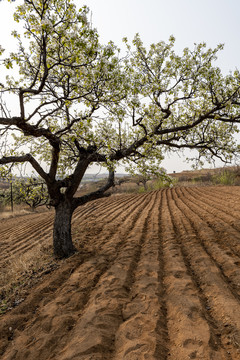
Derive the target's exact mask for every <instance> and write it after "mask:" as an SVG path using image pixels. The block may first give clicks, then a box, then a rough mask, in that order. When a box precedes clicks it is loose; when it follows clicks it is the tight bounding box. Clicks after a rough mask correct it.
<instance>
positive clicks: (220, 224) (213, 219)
mask: <svg viewBox="0 0 240 360" xmlns="http://www.w3.org/2000/svg"><path fill="white" fill-rule="evenodd" d="M176 193H177V194H178V197H179V198H182V197H184V203H185V204H186V205H187V207H189V209H191V210H192V212H194V213H195V214H196V215H197V216H198V217H199V218H200V219H201V221H202V222H203V223H207V225H208V226H209V227H210V228H211V229H212V230H213V231H214V232H215V234H216V236H217V238H218V242H219V245H222V246H223V248H225V249H228V251H229V254H230V253H231V252H232V253H233V254H235V255H236V256H240V233H239V231H237V230H236V229H234V228H233V227H232V225H231V224H229V222H227V221H225V220H223V219H222V218H219V217H218V214H217V213H215V212H213V211H209V207H208V208H206V207H205V205H204V204H203V203H200V204H199V203H198V202H197V200H196V199H195V200H193V201H191V199H190V198H189V197H188V196H185V192H184V189H183V190H182V191H181V193H179V190H177V191H176ZM226 244H227V245H226Z"/></svg>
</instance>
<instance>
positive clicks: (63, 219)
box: [53, 201, 76, 258]
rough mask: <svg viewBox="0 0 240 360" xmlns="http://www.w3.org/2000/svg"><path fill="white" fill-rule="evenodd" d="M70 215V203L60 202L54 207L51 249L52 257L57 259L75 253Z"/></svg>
mask: <svg viewBox="0 0 240 360" xmlns="http://www.w3.org/2000/svg"><path fill="white" fill-rule="evenodd" d="M72 213H73V209H72V206H71V202H68V201H61V202H60V203H59V204H58V205H57V206H56V207H55V220H54V228H53V247H54V255H55V256H56V257H58V258H65V257H68V256H70V255H72V254H73V253H74V252H75V251H76V249H75V247H74V246H73V243H72V234H71V220H72Z"/></svg>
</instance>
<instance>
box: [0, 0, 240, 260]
mask: <svg viewBox="0 0 240 360" xmlns="http://www.w3.org/2000/svg"><path fill="white" fill-rule="evenodd" d="M14 17H15V21H16V22H20V23H21V24H23V32H21V33H18V32H17V31H14V32H13V36H14V37H15V39H16V42H17V45H16V51H15V52H13V53H11V54H9V55H7V56H4V49H3V48H2V47H1V48H0V52H1V66H2V68H3V69H5V70H4V71H6V72H7V76H6V79H5V80H4V81H2V80H1V81H2V83H1V88H0V92H1V102H0V135H1V136H0V151H1V154H0V164H1V171H2V174H3V173H4V172H5V173H7V171H8V170H9V168H11V169H12V167H13V166H18V165H19V164H26V163H27V164H29V165H30V166H31V167H32V168H33V169H34V171H35V172H36V173H37V176H39V177H41V178H42V179H43V180H44V182H45V183H46V187H47V190H48V195H49V199H50V200H49V203H50V205H51V206H52V207H54V209H55V221H54V229H53V247H54V254H55V256H57V257H67V256H70V255H71V254H73V253H74V252H75V251H76V249H75V247H74V244H73V241H72V237H71V219H72V214H73V212H74V210H75V209H76V208H77V207H79V206H81V205H83V204H85V203H87V202H88V201H91V200H94V199H98V198H101V197H103V196H106V194H107V193H106V192H107V190H108V189H110V188H111V187H112V186H114V172H115V169H116V166H117V165H118V164H121V165H123V166H125V167H126V168H128V169H130V171H133V169H134V170H135V171H138V169H141V171H144V172H145V173H147V172H148V171H150V172H151V171H154V173H155V172H157V169H159V171H160V173H161V172H162V167H161V166H160V164H161V161H162V159H163V158H164V155H165V154H166V153H171V152H174V151H181V149H195V150H196V151H197V154H198V155H197V159H198V161H202V159H207V160H209V161H210V160H211V159H212V158H214V157H217V158H220V159H222V160H223V161H231V160H232V158H233V156H234V154H237V153H238V145H237V143H236V141H235V137H234V135H235V134H237V132H238V122H239V120H240V112H239V104H240V100H239V95H240V93H239V86H240V81H239V80H240V76H239V72H238V71H237V70H236V71H235V72H234V73H230V74H229V75H227V76H223V74H222V72H221V70H220V69H219V68H218V67H216V66H214V61H215V60H216V57H217V52H218V51H219V50H220V49H221V45H220V46H218V47H217V48H216V49H208V48H207V47H206V45H205V44H198V45H195V47H194V49H193V50H190V49H188V48H186V49H184V50H183V53H182V54H181V55H178V54H176V53H175V50H174V41H175V39H174V38H173V37H170V39H169V42H167V43H165V42H163V41H161V42H159V43H157V44H152V45H151V46H150V47H149V48H146V47H145V46H144V45H143V43H142V41H141V39H140V36H139V35H136V36H135V38H134V40H133V42H132V43H129V42H128V40H127V39H124V43H125V46H126V54H125V55H124V56H123V57H121V54H120V52H119V49H118V48H117V47H116V46H115V45H114V43H113V42H109V43H108V44H107V45H102V44H100V42H99V37H98V33H97V30H96V29H94V28H93V27H92V25H91V23H90V22H89V20H88V9H87V7H85V6H83V7H82V8H80V9H77V8H76V6H75V4H74V3H73V2H72V1H71V0H25V1H23V2H22V4H21V5H18V6H17V9H16V12H15V15H14ZM2 71H3V70H2ZM11 73H12V75H11ZM93 164H100V165H101V166H105V167H106V169H107V170H108V172H109V177H108V179H107V180H106V184H105V185H104V186H102V187H101V188H100V189H98V190H97V191H94V192H92V193H89V194H86V195H84V196H81V197H78V196H77V195H76V192H77V189H78V187H79V185H80V183H81V181H82V179H83V176H84V174H85V172H86V171H87V169H88V168H89V167H90V166H91V165H93Z"/></svg>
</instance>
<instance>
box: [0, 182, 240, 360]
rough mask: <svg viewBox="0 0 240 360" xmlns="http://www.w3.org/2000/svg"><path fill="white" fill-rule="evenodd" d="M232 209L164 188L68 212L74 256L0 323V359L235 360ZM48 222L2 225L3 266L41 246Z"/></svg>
mask: <svg viewBox="0 0 240 360" xmlns="http://www.w3.org/2000/svg"><path fill="white" fill-rule="evenodd" d="M239 200H240V190H239V188H237V187H201V188H200V187H199V188H174V189H167V190H162V191H158V192H157V191H156V192H152V193H148V194H144V195H125V196H117V197H113V198H108V199H105V200H97V201H94V202H91V203H89V204H87V205H86V206H84V207H83V208H81V209H78V210H77V212H76V214H75V217H74V220H73V234H74V238H75V241H76V244H77V246H78V247H79V249H80V252H79V253H78V254H76V255H74V256H73V257H71V258H70V259H68V260H67V261H65V262H63V264H62V266H61V267H60V268H59V269H57V270H56V271H55V272H53V273H52V274H49V276H46V277H45V280H44V281H43V282H42V283H41V284H39V285H38V286H37V287H35V288H33V290H32V293H31V294H30V295H29V296H28V297H27V298H26V299H25V301H24V302H22V303H21V304H20V305H19V306H18V307H17V308H16V309H14V310H12V311H11V312H9V313H7V314H6V315H4V316H2V317H1V318H0V322H1V325H0V336H1V340H0V355H1V359H3V360H10V359H11V360H13V359H14V360H20V359H21V360H22V359H24V360H27V359H31V360H32V359H34V360H35V359H39V360H50V359H57V360H70V359H71V360H76V359H78V360H90V359H91V360H100V359H101V360H104V359H106V360H122V359H124V360H130V359H131V360H142V359H151V360H159V359H165V360H166V359H167V360H186V359H198V360H199V359H204V360H208V359H209V360H210V359H213V360H221V359H222V360H226V359H227V360H228V359H232V360H237V359H240V201H239ZM51 222H52V219H51V218H49V215H46V214H43V215H41V216H35V215H32V216H31V217H28V218H25V221H24V218H19V219H18V221H16V223H15V225H14V227H13V228H12V229H11V231H9V228H8V226H7V222H4V224H3V226H2V227H1V230H0V236H1V241H2V242H1V248H2V251H1V256H2V257H1V261H2V263H4V261H5V259H6V257H7V256H9V254H15V255H16V254H18V253H21V252H23V251H27V250H28V249H30V248H32V247H34V246H36V244H37V243H38V242H46V243H47V242H49V241H50V238H51ZM12 256H13V255H12Z"/></svg>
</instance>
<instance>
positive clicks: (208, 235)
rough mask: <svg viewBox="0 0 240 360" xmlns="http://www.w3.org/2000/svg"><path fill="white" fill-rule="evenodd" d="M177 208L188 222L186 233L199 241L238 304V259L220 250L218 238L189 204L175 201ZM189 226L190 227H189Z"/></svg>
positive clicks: (239, 281)
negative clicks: (194, 236) (191, 234)
mask: <svg viewBox="0 0 240 360" xmlns="http://www.w3.org/2000/svg"><path fill="white" fill-rule="evenodd" d="M176 202H178V206H179V208H180V209H181V211H182V213H183V215H184V216H185V217H186V218H187V219H188V221H189V228H188V231H189V232H191V233H193V234H194V233H195V235H196V237H197V238H198V239H199V240H200V242H201V245H202V247H203V248H204V250H205V251H206V253H207V254H208V256H209V257H210V258H211V259H212V260H213V261H214V263H215V265H216V266H217V267H218V268H219V271H220V273H221V274H222V277H223V280H224V281H225V282H226V284H228V286H229V289H230V291H231V292H232V294H233V296H235V297H236V299H237V300H238V301H239V302H240V268H239V264H240V258H239V257H238V256H234V254H231V256H229V250H228V249H222V248H220V247H219V245H218V238H217V237H216V234H215V233H214V231H213V230H212V229H211V228H210V227H209V226H208V225H207V224H206V223H205V222H204V221H202V219H201V218H200V217H199V216H198V214H197V213H195V212H193V211H192V210H191V209H190V206H189V204H188V205H185V203H184V202H183V200H182V199H181V200H180V199H176ZM190 224H191V226H190Z"/></svg>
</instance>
